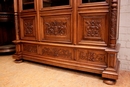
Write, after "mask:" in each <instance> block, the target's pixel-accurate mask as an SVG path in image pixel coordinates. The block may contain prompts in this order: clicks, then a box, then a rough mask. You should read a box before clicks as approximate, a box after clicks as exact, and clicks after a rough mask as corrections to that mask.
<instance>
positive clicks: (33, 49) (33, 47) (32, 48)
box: [23, 44, 37, 53]
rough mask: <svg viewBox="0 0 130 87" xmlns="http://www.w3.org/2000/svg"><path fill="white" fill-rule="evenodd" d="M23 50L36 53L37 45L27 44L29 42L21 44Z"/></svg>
mask: <svg viewBox="0 0 130 87" xmlns="http://www.w3.org/2000/svg"><path fill="white" fill-rule="evenodd" d="M23 51H25V52H31V53H37V45H29V44H26V45H23Z"/></svg>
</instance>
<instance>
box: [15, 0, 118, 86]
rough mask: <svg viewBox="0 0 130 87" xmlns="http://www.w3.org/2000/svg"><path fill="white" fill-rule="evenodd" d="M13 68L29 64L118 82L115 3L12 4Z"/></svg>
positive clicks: (47, 0)
mask: <svg viewBox="0 0 130 87" xmlns="http://www.w3.org/2000/svg"><path fill="white" fill-rule="evenodd" d="M14 7H15V10H14V11H15V13H16V15H15V28H16V40H14V41H13V42H14V43H15V44H16V53H15V54H14V55H13V57H14V58H15V60H16V61H17V62H19V61H21V60H30V61H35V62H40V63H43V64H49V65H54V66H58V67H63V68H69V69H74V70H79V71H85V72H91V73H96V74H101V75H102V78H103V82H104V83H107V84H114V83H115V82H116V80H117V79H118V71H119V64H120V62H119V60H118V58H117V54H118V52H119V48H120V44H119V43H117V40H118V19H119V15H118V12H119V10H118V9H119V0H15V1H14Z"/></svg>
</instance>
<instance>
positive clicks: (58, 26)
mask: <svg viewBox="0 0 130 87" xmlns="http://www.w3.org/2000/svg"><path fill="white" fill-rule="evenodd" d="M42 19H43V39H42V40H47V41H54V42H58V41H64V42H70V41H71V33H70V32H71V16H70V15H60V16H45V17H42Z"/></svg>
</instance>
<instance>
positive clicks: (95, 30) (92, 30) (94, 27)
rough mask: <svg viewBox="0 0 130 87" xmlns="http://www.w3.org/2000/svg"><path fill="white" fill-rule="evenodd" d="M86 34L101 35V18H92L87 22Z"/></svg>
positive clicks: (91, 35)
mask: <svg viewBox="0 0 130 87" xmlns="http://www.w3.org/2000/svg"><path fill="white" fill-rule="evenodd" d="M86 25H87V26H86V36H87V37H100V36H101V35H100V30H101V29H100V28H101V20H97V19H94V20H93V19H92V20H89V21H87V22H86Z"/></svg>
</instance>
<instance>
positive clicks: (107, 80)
mask: <svg viewBox="0 0 130 87" xmlns="http://www.w3.org/2000/svg"><path fill="white" fill-rule="evenodd" d="M103 82H104V83H106V84H108V85H114V84H115V83H116V80H112V79H104V80H103Z"/></svg>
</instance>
